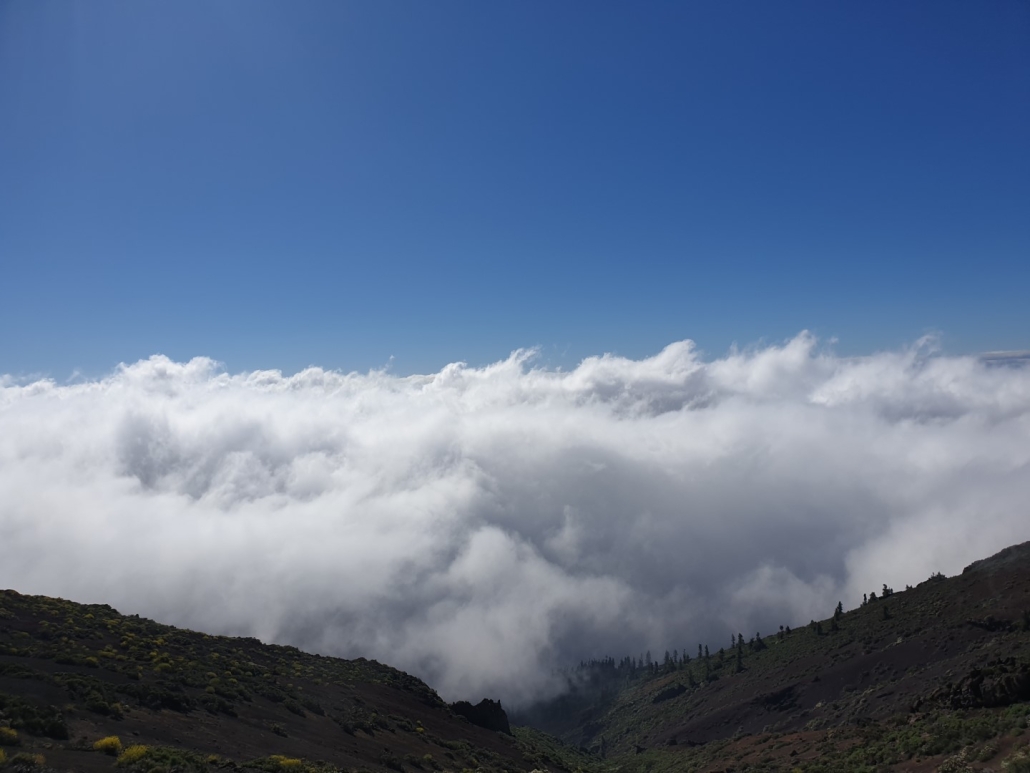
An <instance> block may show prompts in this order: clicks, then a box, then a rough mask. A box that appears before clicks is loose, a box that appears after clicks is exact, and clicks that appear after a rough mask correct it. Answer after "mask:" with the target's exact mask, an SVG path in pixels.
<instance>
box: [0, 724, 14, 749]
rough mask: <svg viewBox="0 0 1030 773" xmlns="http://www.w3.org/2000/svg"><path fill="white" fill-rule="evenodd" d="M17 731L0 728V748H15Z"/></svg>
mask: <svg viewBox="0 0 1030 773" xmlns="http://www.w3.org/2000/svg"><path fill="white" fill-rule="evenodd" d="M17 745H18V731H17V730H13V729H12V728H9V727H0V746H17Z"/></svg>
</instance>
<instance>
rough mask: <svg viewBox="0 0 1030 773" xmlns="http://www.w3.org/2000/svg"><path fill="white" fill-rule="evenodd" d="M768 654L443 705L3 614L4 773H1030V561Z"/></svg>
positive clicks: (311, 662)
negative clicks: (537, 695) (528, 695)
mask: <svg viewBox="0 0 1030 773" xmlns="http://www.w3.org/2000/svg"><path fill="white" fill-rule="evenodd" d="M829 613H830V614H828V615H827V616H826V617H824V618H821V619H818V620H811V621H809V622H808V623H807V624H798V622H799V621H795V625H794V626H793V627H791V626H787V625H783V626H781V627H780V628H779V630H777V631H772V632H770V633H767V634H766V635H764V636H763V635H762V634H760V633H755V634H754V635H751V636H747V635H744V634H731V635H730V637H729V641H728V643H727V644H726V646H721V645H719V646H716V645H715V643H707V644H700V645H698V647H697V650H696V652H693V653H691V652H690V651H689V650H687V649H684V650H683V651H679V650H675V649H674V650H673V651H672V652H665V653H663V655H662V657H660V658H659V657H655V656H653V655H652V654H651V653H650V652H646V653H644V654H643V655H641V656H624V657H622V658H620V659H618V660H617V659H615V658H614V657H606V658H601V659H593V660H585V661H583V662H581V663H579V664H578V665H576V666H574V667H571V668H568V669H564V670H563V671H562V672H561V674H560V675H559V676H560V679H561V681H562V682H563V686H562V688H561V690H560V691H559V692H558V694H556V695H553V696H552V697H549V698H545V699H539V700H536V701H532V702H528V703H525V704H523V705H519V706H515V707H509V708H508V710H507V711H506V710H505V708H504V707H503V706H502V704H501V703H500V702H497V701H495V700H492V699H491V698H490V697H488V696H483V698H482V700H478V701H475V702H473V701H458V702H455V703H450V704H449V703H447V702H445V701H444V700H442V699H441V698H440V696H439V695H438V693H437V692H436V691H435V690H434V689H433V688H432V687H431V686H430V685H427V684H425V683H424V682H422V681H421V680H419V679H417V678H415V677H413V676H410V675H408V674H406V673H404V672H402V671H399V670H397V669H394V668H391V667H390V666H388V665H385V664H381V663H378V662H376V661H374V660H366V659H364V658H358V659H356V660H344V659H339V658H333V657H322V656H320V655H317V654H309V653H306V652H304V651H302V650H299V649H297V648H295V647H288V646H277V645H269V644H263V643H261V642H260V641H258V640H256V639H253V638H233V637H225V636H211V635H208V634H204V633H200V632H194V631H190V630H185V629H180V628H175V627H172V626H167V625H161V624H160V623H156V622H152V621H150V620H147V619H145V618H141V617H139V616H138V615H132V616H124V615H121V614H119V613H118V612H116V611H115V610H114V609H112V608H111V607H110V606H106V605H82V604H76V603H73V602H70V601H64V600H61V599H55V598H48V597H43V596H25V595H21V594H19V593H17V592H16V591H14V590H7V591H2V592H0V750H2V755H3V756H2V757H0V760H2V763H0V764H3V765H4V766H5V769H7V768H9V769H11V770H33V771H45V770H58V771H117V770H124V771H133V772H138V773H147V772H150V773H155V772H156V771H165V772H166V773H171V772H172V771H217V770H232V771H240V772H241V773H242V772H244V771H266V772H268V773H275V772H276V771H311V772H314V771H319V772H321V773H329V772H330V771H386V770H392V771H397V772H398V773H401V772H402V771H408V773H417V771H436V770H439V771H473V770H482V771H497V772H498V773H500V772H501V771H505V772H509V773H515V771H531V770H539V771H545V770H546V771H552V772H553V773H558V771H565V772H567V773H574V772H582V773H603V772H605V771H612V773H614V772H615V771H626V772H627V773H638V772H639V773H646V772H649V771H681V770H688V771H730V770H733V771H778V770H789V771H803V772H810V773H816V772H818V771H827V772H829V771H842V772H843V771H878V770H888V769H889V770H911V771H923V770H927V771H928V770H936V771H942V772H946V771H974V770H984V771H986V770H997V771H1010V772H1011V773H1016V772H1017V771H1024V770H1027V769H1030V729H1028V728H1030V543H1024V544H1021V545H1017V546H1013V547H1011V548H1008V549H1006V550H1003V551H1001V552H1000V553H998V554H996V555H994V556H992V557H989V558H987V559H984V560H980V561H977V562H975V563H973V564H971V565H970V566H968V567H966V569H965V571H963V572H962V573H961V574H959V575H957V576H954V577H945V576H944V575H942V574H940V573H933V574H932V575H931V576H930V577H929V578H928V579H926V580H925V581H924V582H921V583H919V584H917V585H916V586H915V587H906V588H905V589H904V590H902V591H898V592H895V591H893V590H892V589H891V588H889V587H888V586H887V585H886V584H885V585H883V587H882V590H881V591H880V593H879V594H877V593H876V592H872V593H869V594H867V595H866V597H865V599H863V602H862V604H861V605H860V606H859V607H858V608H855V609H850V610H845V609H844V607H843V604H838V605H837V607H836V608H835V609H833V610H829Z"/></svg>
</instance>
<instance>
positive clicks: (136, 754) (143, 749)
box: [115, 743, 150, 765]
mask: <svg viewBox="0 0 1030 773" xmlns="http://www.w3.org/2000/svg"><path fill="white" fill-rule="evenodd" d="M149 751H150V747H149V746H144V745H143V744H139V743H137V744H133V745H132V746H130V747H129V748H128V749H126V750H125V751H123V752H122V753H121V754H119V755H118V760H117V762H116V763H115V764H117V765H131V764H132V763H134V762H139V761H140V760H141V759H143V758H144V757H146V756H147V753H148V752H149Z"/></svg>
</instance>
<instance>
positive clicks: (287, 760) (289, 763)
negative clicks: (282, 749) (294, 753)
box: [268, 754, 304, 770]
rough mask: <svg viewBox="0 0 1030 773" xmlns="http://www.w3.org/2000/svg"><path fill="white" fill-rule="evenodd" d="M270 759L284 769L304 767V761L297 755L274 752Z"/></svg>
mask: <svg viewBox="0 0 1030 773" xmlns="http://www.w3.org/2000/svg"><path fill="white" fill-rule="evenodd" d="M268 759H270V760H271V761H272V762H274V763H275V764H276V765H278V766H279V767H280V768H281V769H282V770H300V769H301V768H302V767H304V763H303V762H301V761H300V760H298V759H297V758H296V757H284V756H283V755H282V754H273V755H272V756H271V757H269V758H268Z"/></svg>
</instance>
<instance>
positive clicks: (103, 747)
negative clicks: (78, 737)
mask: <svg viewBox="0 0 1030 773" xmlns="http://www.w3.org/2000/svg"><path fill="white" fill-rule="evenodd" d="M93 750H94V751H98V752H103V753H104V754H110V755H111V756H112V757H116V756H118V755H119V754H121V751H122V739H121V738H119V737H118V736H116V735H109V736H107V737H106V738H101V739H100V740H99V741H97V742H96V743H95V744H93Z"/></svg>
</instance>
